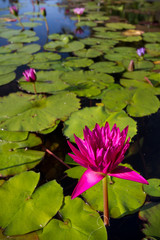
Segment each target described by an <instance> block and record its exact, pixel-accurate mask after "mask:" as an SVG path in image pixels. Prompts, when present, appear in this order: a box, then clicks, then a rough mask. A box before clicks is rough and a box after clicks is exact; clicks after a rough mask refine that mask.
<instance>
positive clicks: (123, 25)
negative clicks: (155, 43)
mask: <svg viewBox="0 0 160 240" xmlns="http://www.w3.org/2000/svg"><path fill="white" fill-rule="evenodd" d="M106 27H107V28H108V29H109V30H113V31H115V30H122V29H135V26H134V25H132V24H129V23H122V22H115V23H106Z"/></svg>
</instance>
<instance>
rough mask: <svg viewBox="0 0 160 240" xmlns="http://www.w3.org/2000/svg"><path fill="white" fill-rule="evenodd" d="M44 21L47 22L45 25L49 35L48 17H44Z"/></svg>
mask: <svg viewBox="0 0 160 240" xmlns="http://www.w3.org/2000/svg"><path fill="white" fill-rule="evenodd" d="M44 21H45V24H46V29H47V33H49V27H48V22H47V19H46V17H44Z"/></svg>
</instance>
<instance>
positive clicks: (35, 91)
mask: <svg viewBox="0 0 160 240" xmlns="http://www.w3.org/2000/svg"><path fill="white" fill-rule="evenodd" d="M33 88H34V93H35V94H37V90H36V84H35V82H33Z"/></svg>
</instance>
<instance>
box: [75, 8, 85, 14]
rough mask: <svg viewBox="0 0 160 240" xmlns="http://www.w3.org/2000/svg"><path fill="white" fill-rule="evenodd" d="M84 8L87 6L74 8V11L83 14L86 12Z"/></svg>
mask: <svg viewBox="0 0 160 240" xmlns="http://www.w3.org/2000/svg"><path fill="white" fill-rule="evenodd" d="M84 10H85V8H74V9H73V12H74V14H77V15H82V14H83V13H84Z"/></svg>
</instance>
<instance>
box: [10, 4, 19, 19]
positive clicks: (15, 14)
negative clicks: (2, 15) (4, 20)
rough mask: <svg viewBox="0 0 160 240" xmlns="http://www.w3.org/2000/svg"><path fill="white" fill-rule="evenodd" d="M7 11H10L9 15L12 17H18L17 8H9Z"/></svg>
mask: <svg viewBox="0 0 160 240" xmlns="http://www.w3.org/2000/svg"><path fill="white" fill-rule="evenodd" d="M9 11H10V13H11V14H12V15H14V16H16V17H17V16H18V8H17V7H16V6H12V7H10V8H9Z"/></svg>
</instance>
